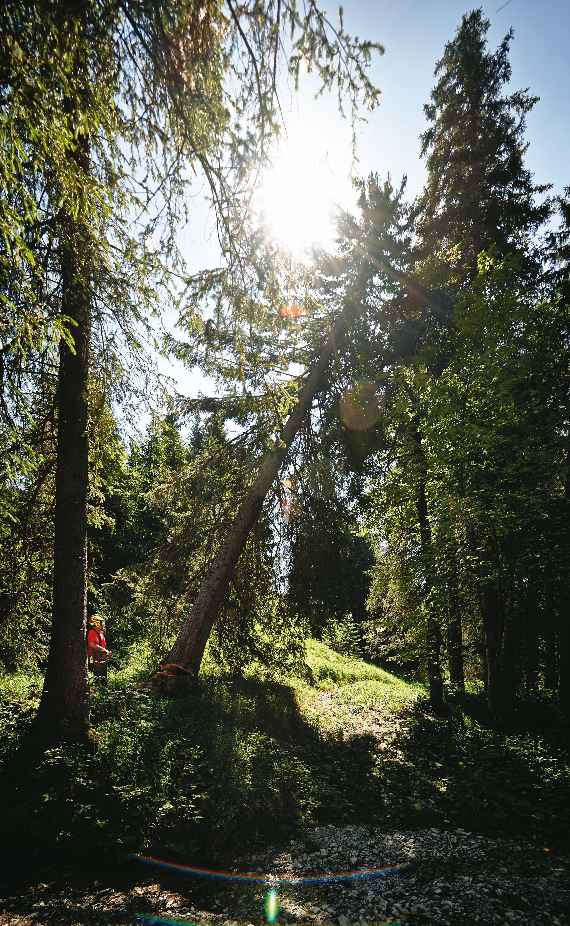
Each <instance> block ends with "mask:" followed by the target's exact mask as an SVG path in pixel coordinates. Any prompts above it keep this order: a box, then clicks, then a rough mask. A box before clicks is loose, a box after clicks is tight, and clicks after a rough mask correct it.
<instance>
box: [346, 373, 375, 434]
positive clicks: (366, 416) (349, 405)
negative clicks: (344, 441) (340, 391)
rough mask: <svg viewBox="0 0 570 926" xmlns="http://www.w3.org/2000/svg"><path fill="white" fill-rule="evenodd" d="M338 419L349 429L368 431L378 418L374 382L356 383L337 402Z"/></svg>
mask: <svg viewBox="0 0 570 926" xmlns="http://www.w3.org/2000/svg"><path fill="white" fill-rule="evenodd" d="M339 413H340V420H341V421H342V423H343V425H344V426H345V428H348V429H349V430H350V431H368V430H369V428H371V427H373V426H374V425H375V424H376V422H377V421H378V419H379V418H380V408H379V406H378V396H377V394H376V386H375V385H374V383H358V384H357V385H356V386H354V388H353V389H349V390H348V391H347V392H345V394H344V395H343V397H342V398H341V400H340V403H339Z"/></svg>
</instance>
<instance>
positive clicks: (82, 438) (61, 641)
mask: <svg viewBox="0 0 570 926" xmlns="http://www.w3.org/2000/svg"><path fill="white" fill-rule="evenodd" d="M75 160H76V163H77V164H78V165H79V166H80V168H81V170H82V171H84V172H85V173H87V172H88V169H89V150H88V144H87V141H86V140H85V139H83V140H80V142H79V143H78V147H77V150H76V152H75ZM60 253H61V279H62V302H61V311H62V315H63V316H68V317H71V318H72V319H73V320H74V322H75V325H74V326H73V328H72V334H73V340H74V349H73V350H71V348H70V347H69V345H68V344H67V343H66V342H65V341H64V340H63V339H62V340H61V342H60V349H59V374H58V390H57V409H58V432H57V471H56V483H55V542H54V570H53V613H52V633H51V642H50V651H49V659H48V666H47V672H46V676H45V681H44V688H43V694H42V699H41V704H40V709H39V713H38V732H39V734H40V735H41V736H42V737H44V738H47V739H48V740H62V739H72V740H82V739H84V738H85V737H86V735H87V732H88V728H89V698H88V685H87V660H86V647H85V635H86V607H87V583H86V574H87V492H88V436H87V424H88V390H89V382H88V380H89V339H90V318H91V306H90V285H89V267H88V260H89V258H88V254H89V247H88V234H87V232H86V230H85V228H84V227H83V226H82V224H81V220H80V219H79V220H77V219H75V218H72V217H71V216H69V215H66V216H63V217H62V218H61V237H60Z"/></svg>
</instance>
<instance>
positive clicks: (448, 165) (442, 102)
mask: <svg viewBox="0 0 570 926" xmlns="http://www.w3.org/2000/svg"><path fill="white" fill-rule="evenodd" d="M489 27H490V23H489V20H487V19H485V18H484V16H483V13H482V11H481V9H477V10H473V11H472V12H471V13H469V14H467V15H465V16H464V17H463V19H462V21H461V25H460V26H459V29H458V30H457V33H456V35H455V38H454V39H453V41H451V42H449V43H448V44H447V45H446V46H445V50H444V53H443V57H442V58H441V59H440V61H438V63H437V65H436V69H435V75H436V76H437V78H438V80H437V83H436V85H435V87H434V89H433V91H432V93H431V103H428V104H427V105H426V106H425V107H424V111H425V114H426V117H427V119H428V122H429V126H428V128H427V130H426V131H425V132H424V134H423V135H422V138H421V141H422V149H421V151H422V156H423V157H425V158H426V161H427V171H428V175H427V182H426V186H425V189H424V191H423V193H422V194H421V196H420V197H419V200H418V203H417V226H416V230H417V233H418V236H419V241H420V247H419V251H420V255H421V256H422V257H424V258H425V257H426V256H428V255H430V254H434V253H441V252H443V251H446V250H449V249H452V248H455V249H457V250H456V253H455V257H454V258H452V265H454V269H456V270H458V271H459V272H460V274H462V273H463V274H465V273H467V274H468V275H469V274H470V273H472V272H473V271H474V270H475V266H476V260H477V255H478V254H479V253H480V252H481V251H483V250H488V249H491V248H492V249H494V250H495V252H496V253H497V254H498V255H499V256H503V255H505V254H507V253H511V254H512V253H516V254H519V255H522V254H524V253H526V252H527V250H528V244H529V237H530V236H531V235H532V234H533V232H535V231H536V230H537V229H538V228H539V226H540V225H541V223H542V222H544V220H545V219H546V217H547V216H548V214H549V209H550V206H549V204H548V203H547V202H543V203H537V201H536V197H537V195H539V194H541V193H544V192H545V190H546V189H547V187H545V186H536V185H535V184H534V183H533V178H532V174H531V172H530V171H529V170H528V168H527V167H525V164H524V154H525V151H526V148H527V145H526V142H525V128H526V116H527V114H528V113H529V112H530V111H531V109H532V108H533V106H534V105H535V103H536V102H537V100H538V97H535V96H530V95H529V93H528V92H527V91H526V90H516V91H515V92H513V93H507V85H508V83H509V81H510V79H511V65H510V62H509V49H510V44H511V40H512V38H513V32H512V30H511V31H509V32H508V33H507V35H506V36H505V37H504V39H503V40H502V42H501V44H500V45H499V47H498V48H497V49H496V51H493V52H491V51H489V50H488V48H487V32H488V30H489Z"/></svg>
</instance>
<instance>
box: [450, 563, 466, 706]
mask: <svg viewBox="0 0 570 926" xmlns="http://www.w3.org/2000/svg"><path fill="white" fill-rule="evenodd" d="M451 556H452V560H453V562H452V564H451V570H450V573H449V577H448V585H447V589H448V599H449V611H448V615H447V657H448V664H449V681H450V682H451V685H452V687H453V688H454V689H455V691H458V692H460V693H462V694H463V692H464V691H465V669H464V665H463V627H462V620H461V619H462V610H463V608H462V603H461V599H460V597H459V585H458V581H457V563H456V561H455V553H452V554H451Z"/></svg>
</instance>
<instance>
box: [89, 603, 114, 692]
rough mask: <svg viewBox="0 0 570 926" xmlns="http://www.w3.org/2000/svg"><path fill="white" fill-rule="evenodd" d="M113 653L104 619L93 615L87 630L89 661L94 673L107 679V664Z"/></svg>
mask: <svg viewBox="0 0 570 926" xmlns="http://www.w3.org/2000/svg"><path fill="white" fill-rule="evenodd" d="M111 655H112V654H111V650H110V649H107V640H106V639H105V625H104V623H103V620H102V619H101V618H100V617H97V616H96V615H93V616H92V617H90V619H89V625H88V630H87V662H88V666H89V668H90V669H91V670H92V672H93V675H95V676H98V677H99V678H103V679H105V680H106V679H107V666H108V662H109V660H110V658H111Z"/></svg>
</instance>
